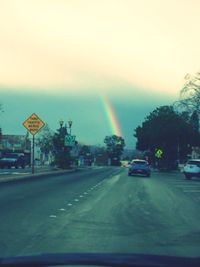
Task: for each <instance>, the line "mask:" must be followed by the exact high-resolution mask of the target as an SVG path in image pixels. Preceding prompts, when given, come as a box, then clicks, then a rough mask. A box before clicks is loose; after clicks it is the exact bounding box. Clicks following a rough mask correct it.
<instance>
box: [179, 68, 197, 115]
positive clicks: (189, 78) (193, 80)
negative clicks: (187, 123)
mask: <svg viewBox="0 0 200 267" xmlns="http://www.w3.org/2000/svg"><path fill="white" fill-rule="evenodd" d="M176 106H178V108H179V109H186V110H188V111H189V112H190V113H193V112H194V111H196V112H197V114H200V72H198V73H196V74H194V75H191V74H187V75H186V76H185V84H184V86H183V88H182V89H181V92H180V101H177V102H176Z"/></svg>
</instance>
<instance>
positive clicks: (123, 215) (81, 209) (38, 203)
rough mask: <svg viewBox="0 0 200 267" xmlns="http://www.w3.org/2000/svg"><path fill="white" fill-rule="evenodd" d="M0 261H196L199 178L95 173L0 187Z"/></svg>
mask: <svg viewBox="0 0 200 267" xmlns="http://www.w3.org/2000/svg"><path fill="white" fill-rule="evenodd" d="M0 211H1V212H0V256H3V257H7V256H19V255H36V254H41V253H65V252H101V253H105V252H106V253H119V252H121V253H144V254H156V255H158V254H160V255H175V256H200V179H199V180H198V179H193V180H191V181H190V180H185V179H184V177H183V175H182V174H181V173H178V172H177V173H158V172H153V173H152V176H151V178H146V177H139V176H137V177H128V176H127V169H123V168H111V167H107V168H95V169H91V170H82V171H78V172H76V173H71V174H66V175H62V176H57V177H56V176H54V177H48V178H41V179H36V180H33V179H31V180H27V181H18V182H10V183H6V184H0Z"/></svg>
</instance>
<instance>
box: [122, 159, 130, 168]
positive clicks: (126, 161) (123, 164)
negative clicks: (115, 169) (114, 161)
mask: <svg viewBox="0 0 200 267" xmlns="http://www.w3.org/2000/svg"><path fill="white" fill-rule="evenodd" d="M121 166H122V167H124V168H128V167H129V161H128V160H122V161H121Z"/></svg>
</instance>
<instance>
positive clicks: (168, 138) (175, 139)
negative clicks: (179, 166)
mask: <svg viewBox="0 0 200 267" xmlns="http://www.w3.org/2000/svg"><path fill="white" fill-rule="evenodd" d="M195 116H196V115H194V117H193V119H192V117H190V116H189V114H187V113H186V112H183V113H177V112H175V110H174V108H173V107H172V106H161V107H159V108H156V109H155V110H154V111H153V112H151V113H150V115H149V116H147V117H146V119H145V121H144V122H143V123H142V126H138V127H137V128H136V129H135V134H134V136H135V137H136V138H137V144H136V148H137V149H139V150H142V151H145V150H148V151H150V152H151V153H152V155H155V150H156V149H157V148H160V149H162V150H163V152H164V154H163V162H164V161H165V164H166V165H168V166H172V164H173V163H174V162H175V161H176V160H180V159H182V160H183V159H185V158H186V155H187V154H188V152H189V151H188V147H189V145H193V143H194V142H195V140H197V139H198V138H199V134H198V133H197V132H196V130H195V129H194V127H192V124H191V122H192V121H193V122H194V118H195ZM195 120H196V119H195ZM195 127H197V126H196V122H195ZM194 136H195V140H194ZM197 137H198V138H197ZM154 160H155V159H154Z"/></svg>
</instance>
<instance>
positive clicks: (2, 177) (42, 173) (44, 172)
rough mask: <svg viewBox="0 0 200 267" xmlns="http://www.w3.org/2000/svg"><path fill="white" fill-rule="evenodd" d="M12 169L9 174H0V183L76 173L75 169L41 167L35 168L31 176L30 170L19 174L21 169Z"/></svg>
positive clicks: (7, 172)
mask: <svg viewBox="0 0 200 267" xmlns="http://www.w3.org/2000/svg"><path fill="white" fill-rule="evenodd" d="M19 170H20V172H18V169H15V170H14V171H13V169H12V170H11V171H10V172H9V170H5V172H2V173H0V183H4V182H10V181H17V180H25V179H34V178H42V177H47V176H48V177H50V176H54V175H63V174H67V173H72V172H76V171H77V169H76V168H73V169H68V170H62V169H58V168H54V167H50V166H42V167H40V166H39V167H35V173H34V174H32V170H31V168H27V169H24V170H23V172H21V169H19Z"/></svg>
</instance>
